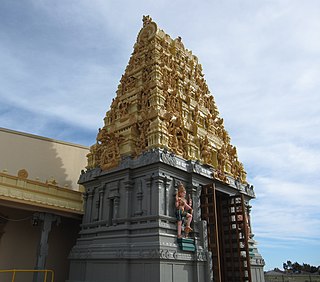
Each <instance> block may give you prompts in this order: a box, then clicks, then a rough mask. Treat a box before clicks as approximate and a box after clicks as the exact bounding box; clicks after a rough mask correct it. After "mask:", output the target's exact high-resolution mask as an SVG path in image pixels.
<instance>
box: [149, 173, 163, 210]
mask: <svg viewBox="0 0 320 282" xmlns="http://www.w3.org/2000/svg"><path fill="white" fill-rule="evenodd" d="M164 180H165V177H163V176H159V175H158V176H156V177H155V178H154V183H155V184H154V187H155V188H154V191H153V192H154V194H155V195H156V197H155V195H153V196H154V197H153V199H152V204H153V205H154V208H153V214H156V215H163V214H164V211H165V201H164V189H163V183H164Z"/></svg>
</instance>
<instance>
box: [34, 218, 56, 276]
mask: <svg viewBox="0 0 320 282" xmlns="http://www.w3.org/2000/svg"><path fill="white" fill-rule="evenodd" d="M33 216H34V217H36V218H37V219H38V220H41V221H42V228H41V237H40V242H39V247H38V253H37V263H36V266H35V269H45V266H46V259H47V256H48V250H49V246H48V237H49V233H50V231H51V227H52V222H54V221H58V220H60V218H59V217H58V216H55V215H52V214H49V213H36V214H34V215H33ZM43 279H44V273H41V272H36V273H35V274H34V276H33V282H40V281H43Z"/></svg>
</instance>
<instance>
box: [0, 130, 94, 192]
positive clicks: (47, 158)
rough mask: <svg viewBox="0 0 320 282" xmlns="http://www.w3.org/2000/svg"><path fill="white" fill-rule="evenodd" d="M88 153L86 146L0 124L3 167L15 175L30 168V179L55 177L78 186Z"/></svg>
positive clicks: (2, 168) (40, 179)
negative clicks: (2, 126) (10, 128)
mask: <svg viewBox="0 0 320 282" xmlns="http://www.w3.org/2000/svg"><path fill="white" fill-rule="evenodd" d="M88 153H89V148H88V147H85V146H80V145H76V144H71V143H66V142H62V141H57V140H53V139H49V138H44V137H40V136H35V135H31V134H26V133H21V132H17V131H12V130H8V129H4V128H0V171H3V170H5V169H6V170H8V173H9V174H11V175H17V173H18V171H19V170H20V169H26V170H27V171H28V174H29V176H28V179H33V180H36V178H39V181H41V182H45V181H46V180H48V179H50V178H51V177H53V178H54V179H55V180H56V181H57V182H58V184H59V186H65V185H68V187H70V188H71V189H73V190H78V184H77V181H78V179H79V175H80V172H81V170H82V169H84V168H85V166H86V165H87V159H86V155H87V154H88Z"/></svg>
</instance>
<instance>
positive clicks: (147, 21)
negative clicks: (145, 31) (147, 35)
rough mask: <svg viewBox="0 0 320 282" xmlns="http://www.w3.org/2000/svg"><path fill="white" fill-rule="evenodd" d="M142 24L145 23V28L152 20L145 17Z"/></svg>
mask: <svg viewBox="0 0 320 282" xmlns="http://www.w3.org/2000/svg"><path fill="white" fill-rule="evenodd" d="M142 22H143V27H145V26H146V25H148V24H149V23H151V22H152V18H151V17H150V16H149V15H147V16H143V18H142Z"/></svg>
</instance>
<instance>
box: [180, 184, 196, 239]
mask: <svg viewBox="0 0 320 282" xmlns="http://www.w3.org/2000/svg"><path fill="white" fill-rule="evenodd" d="M176 209H177V210H176V217H177V223H178V238H181V237H182V235H181V233H182V222H183V221H186V222H185V228H184V233H185V237H186V238H188V236H189V233H190V232H191V231H192V229H191V227H190V223H191V221H192V212H193V210H192V200H191V197H190V195H189V196H188V200H187V199H186V189H185V188H184V186H183V184H179V185H178V192H177V194H176Z"/></svg>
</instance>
